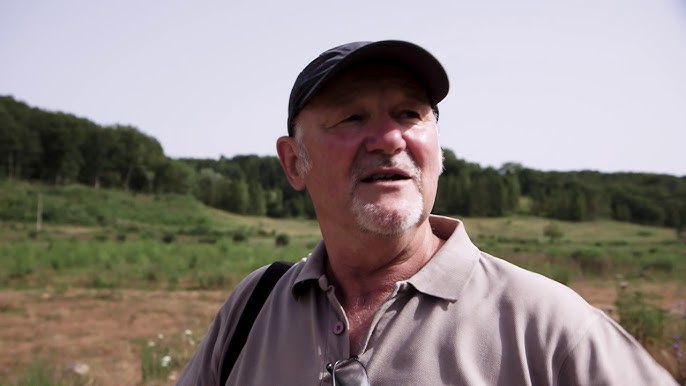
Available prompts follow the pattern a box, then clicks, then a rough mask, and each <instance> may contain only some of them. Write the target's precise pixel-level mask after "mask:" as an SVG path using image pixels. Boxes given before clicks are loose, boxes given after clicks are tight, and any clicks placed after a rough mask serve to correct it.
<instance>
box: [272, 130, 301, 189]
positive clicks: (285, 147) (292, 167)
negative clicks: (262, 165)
mask: <svg viewBox="0 0 686 386" xmlns="http://www.w3.org/2000/svg"><path fill="white" fill-rule="evenodd" d="M276 152H277V153H278V154H279V161H280V162H281V167H282V168H283V171H284V172H285V173H286V178H288V182H290V184H291V186H292V187H293V189H295V190H303V189H305V176H301V175H300V173H298V167H297V166H296V165H297V164H298V144H296V143H295V138H293V137H288V136H284V137H281V138H279V139H278V140H276Z"/></svg>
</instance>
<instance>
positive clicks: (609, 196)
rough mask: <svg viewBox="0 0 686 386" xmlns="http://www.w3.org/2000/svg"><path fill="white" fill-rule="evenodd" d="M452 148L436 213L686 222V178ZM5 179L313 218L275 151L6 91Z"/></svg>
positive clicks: (2, 116)
mask: <svg viewBox="0 0 686 386" xmlns="http://www.w3.org/2000/svg"><path fill="white" fill-rule="evenodd" d="M444 152H445V171H444V173H443V174H442V176H441V178H440V182H439V191H438V197H437V200H436V205H435V207H434V213H437V214H450V215H462V216H470V217H498V216H504V215H508V214H531V215H535V216H541V217H547V218H551V219H559V220H566V221H587V220H594V219H601V218H602V219H613V220H618V221H627V222H633V223H638V224H645V225H655V226H664V227H670V228H675V229H677V230H678V231H680V230H682V229H683V228H684V226H685V225H686V176H680V177H679V176H671V175H662V174H650V173H601V172H597V171H569V172H546V171H539V170H534V169H530V168H527V167H526V166H523V165H520V164H517V163H506V164H503V165H502V166H501V167H500V168H497V169H496V168H491V167H485V168H484V167H481V166H480V165H478V164H476V163H472V162H468V161H466V160H463V159H460V158H458V157H457V156H456V155H455V153H454V152H453V151H451V150H450V149H444ZM0 179H2V180H8V181H13V180H22V181H29V182H40V183H44V184H53V185H67V184H74V183H78V184H83V185H88V186H92V187H95V188H98V187H106V188H117V189H122V190H124V191H129V192H131V193H133V194H136V193H153V194H156V193H180V194H192V195H193V196H195V197H196V198H198V199H199V200H200V201H202V202H203V203H205V204H207V205H209V206H212V207H215V208H219V209H222V210H225V211H229V212H233V213H238V214H249V215H257V216H269V217H274V218H284V217H304V218H313V217H314V211H313V208H312V205H311V203H310V201H309V199H308V197H307V193H306V192H296V191H295V190H293V189H292V188H291V187H290V185H289V184H288V182H287V180H286V178H285V176H284V174H283V172H282V170H281V166H280V164H279V161H278V159H277V158H276V157H274V156H266V157H264V156H263V157H260V156H256V155H239V156H235V157H232V158H225V157H221V158H219V159H173V158H170V157H167V156H166V155H165V154H164V150H163V149H162V146H161V145H160V143H159V142H158V141H157V140H156V139H155V138H153V137H151V136H149V135H146V134H145V133H143V132H141V131H140V130H138V129H137V128H135V127H132V126H125V125H114V126H102V125H99V124H97V123H94V122H92V121H90V120H88V119H84V118H81V117H78V116H75V115H72V114H68V113H63V112H52V111H46V110H43V109H40V108H36V107H32V106H30V105H28V104H26V103H24V102H22V101H18V100H16V99H14V98H13V97H11V96H0ZM7 220H24V219H23V218H17V219H7Z"/></svg>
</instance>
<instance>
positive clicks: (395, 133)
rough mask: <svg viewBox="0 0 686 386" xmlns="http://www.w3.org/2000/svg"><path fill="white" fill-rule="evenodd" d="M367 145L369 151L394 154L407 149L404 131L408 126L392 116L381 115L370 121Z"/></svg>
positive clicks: (366, 139)
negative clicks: (404, 125)
mask: <svg viewBox="0 0 686 386" xmlns="http://www.w3.org/2000/svg"><path fill="white" fill-rule="evenodd" d="M369 125H370V128H369V130H367V133H368V135H367V138H365V146H366V149H367V151H368V152H370V153H373V152H382V153H384V154H388V155H393V154H398V153H400V152H402V151H403V150H405V146H406V143H405V138H404V135H403V134H404V133H405V130H406V129H407V128H405V127H403V126H402V125H401V124H400V123H398V122H397V121H396V120H394V119H393V118H391V117H388V116H386V117H380V118H377V119H374V120H371V121H370V122H369Z"/></svg>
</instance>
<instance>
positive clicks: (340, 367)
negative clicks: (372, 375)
mask: <svg viewBox="0 0 686 386" xmlns="http://www.w3.org/2000/svg"><path fill="white" fill-rule="evenodd" d="M326 371H328V372H329V374H331V378H332V379H333V386H337V385H338V386H370V384H369V377H368V376H367V369H365V368H364V365H363V364H362V363H361V362H360V361H359V360H358V359H357V357H352V358H348V359H341V360H338V361H336V362H334V363H329V364H327V365H326Z"/></svg>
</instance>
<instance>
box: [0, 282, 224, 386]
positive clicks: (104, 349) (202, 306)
mask: <svg viewBox="0 0 686 386" xmlns="http://www.w3.org/2000/svg"><path fill="white" fill-rule="evenodd" d="M226 294H227V293H226V292H222V291H177V292H169V291H134V290H121V291H86V290H71V291H67V292H66V293H64V294H61V295H53V294H50V293H48V292H37V291H2V292H0V353H2V354H0V379H3V380H4V381H8V382H10V383H12V382H15V381H16V379H17V377H18V376H19V375H20V374H22V373H23V370H24V369H26V368H27V367H28V366H29V365H30V364H31V363H33V362H34V361H35V360H36V359H37V358H41V359H42V360H44V361H46V362H50V363H54V364H55V365H56V366H59V367H60V368H67V367H69V366H71V365H72V364H74V363H85V364H87V365H88V366H89V367H90V372H89V376H90V378H91V379H92V380H93V384H96V385H102V386H114V385H139V384H142V383H141V379H142V376H141V369H140V367H141V356H140V349H141V345H142V344H143V342H146V341H147V340H149V339H151V338H154V339H158V338H157V337H158V335H160V334H161V336H165V335H166V336H171V335H174V334H179V333H182V332H183V331H185V330H186V329H189V330H191V331H194V332H195V333H196V334H197V335H198V336H201V335H203V334H204V333H205V331H206V329H207V327H208V326H209V323H210V322H211V320H212V318H213V317H214V314H215V313H216V312H217V309H218V308H219V306H220V305H221V304H222V302H223V301H224V299H225V297H226Z"/></svg>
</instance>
